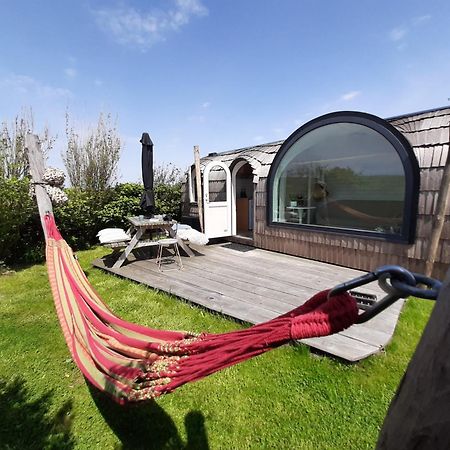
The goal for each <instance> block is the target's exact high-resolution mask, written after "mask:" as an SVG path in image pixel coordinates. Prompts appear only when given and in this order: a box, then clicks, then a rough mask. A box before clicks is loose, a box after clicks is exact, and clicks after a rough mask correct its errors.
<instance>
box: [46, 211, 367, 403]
mask: <svg viewBox="0 0 450 450" xmlns="http://www.w3.org/2000/svg"><path fill="white" fill-rule="evenodd" d="M45 228H46V231H47V247H46V258H47V268H48V275H49V280H50V285H51V289H52V293H53V297H54V301H55V306H56V312H57V315H58V319H59V321H60V324H61V327H62V330H63V333H64V337H65V340H66V343H67V345H68V347H69V350H70V352H71V354H72V357H73V359H74V361H75V362H76V364H77V366H78V367H79V368H80V370H81V372H82V373H83V375H84V376H85V377H86V378H87V380H88V381H89V382H90V383H91V384H92V385H94V386H95V387H96V388H98V389H100V390H101V391H103V392H106V393H107V394H109V395H110V396H111V397H112V398H113V399H114V400H115V401H117V402H118V403H120V404H124V403H127V402H135V401H139V400H147V399H152V398H155V397H158V396H160V395H162V394H166V393H169V392H171V391H173V390H174V389H176V388H177V387H179V386H181V385H183V384H185V383H187V382H190V381H195V380H199V379H200V378H203V377H205V376H207V375H210V374H212V373H214V372H216V371H218V370H220V369H223V368H225V367H229V366H231V365H234V364H237V363H239V362H241V361H244V360H246V359H249V358H251V357H253V356H256V355H260V354H261V353H264V352H266V351H268V350H270V349H272V348H276V347H279V346H280V345H283V344H285V343H287V342H289V341H291V340H296V339H304V338H310V337H319V336H326V335H329V334H332V333H336V332H339V331H342V330H343V329H345V328H347V327H349V326H350V325H352V324H354V323H355V322H356V320H357V317H358V308H357V305H356V301H355V299H354V298H353V297H351V296H350V295H349V294H348V293H343V294H339V295H336V296H332V297H330V298H329V299H327V293H328V291H323V292H320V293H318V294H317V295H315V296H314V297H312V298H311V299H310V300H308V301H307V302H306V303H305V304H304V305H302V306H300V307H298V308H295V309H294V310H292V311H290V312H289V313H287V314H283V315H281V316H279V317H277V318H275V319H272V320H270V321H268V322H265V323H261V324H258V325H255V326H252V327H250V328H248V329H245V330H239V331H234V332H230V333H223V334H206V333H203V334H193V333H188V332H181V331H162V330H154V329H151V328H147V327H144V326H140V325H135V324H132V323H129V322H126V321H124V320H122V319H120V318H119V317H117V316H116V315H114V314H113V313H112V311H111V310H110V309H109V308H108V306H107V305H106V304H105V303H104V302H103V301H102V300H101V299H100V297H99V295H98V294H97V293H96V292H95V291H94V289H93V288H92V286H91V285H90V283H89V281H88V279H87V278H86V276H85V274H84V273H83V271H82V269H81V267H80V265H79V264H78V261H77V260H76V258H75V257H74V254H73V252H72V250H71V248H70V247H69V245H68V244H67V243H66V242H65V241H64V240H63V239H62V237H61V235H60V233H59V231H58V229H57V227H56V224H55V221H54V218H53V215H52V214H50V213H48V214H47V215H46V216H45Z"/></svg>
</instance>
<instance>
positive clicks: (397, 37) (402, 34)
mask: <svg viewBox="0 0 450 450" xmlns="http://www.w3.org/2000/svg"><path fill="white" fill-rule="evenodd" d="M430 20H431V15H430V14H425V15H423V16H417V17H413V18H412V19H410V20H409V21H408V23H407V24H406V25H402V26H398V27H395V28H393V29H392V30H391V31H390V32H389V33H388V36H389V39H390V40H391V41H392V42H395V43H396V44H397V45H396V47H397V50H404V49H405V48H406V47H407V43H406V40H407V39H406V38H407V36H408V35H409V34H411V32H412V31H413V30H412V29H413V28H414V27H419V26H421V25H423V24H425V23H426V22H428V21H430Z"/></svg>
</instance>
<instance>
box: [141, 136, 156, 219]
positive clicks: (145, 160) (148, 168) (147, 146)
mask: <svg viewBox="0 0 450 450" xmlns="http://www.w3.org/2000/svg"><path fill="white" fill-rule="evenodd" d="M141 144H142V182H143V183H144V192H143V194H142V199H141V208H142V209H143V210H144V211H145V212H146V215H147V216H150V217H151V216H152V215H153V213H154V212H155V196H154V193H153V142H152V140H151V139H150V136H149V134H148V133H142V138H141Z"/></svg>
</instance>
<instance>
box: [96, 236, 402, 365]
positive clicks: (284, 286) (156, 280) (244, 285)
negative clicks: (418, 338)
mask: <svg viewBox="0 0 450 450" xmlns="http://www.w3.org/2000/svg"><path fill="white" fill-rule="evenodd" d="M191 248H192V249H194V251H195V253H196V256H195V257H191V258H188V257H183V258H182V259H183V265H184V268H183V270H176V269H175V270H172V269H170V270H168V269H167V268H166V270H165V271H164V272H160V271H159V270H158V268H157V266H156V264H155V260H154V256H153V258H152V259H149V258H151V255H150V254H149V252H150V251H151V250H150V249H145V250H144V249H140V250H137V251H136V252H135V254H134V255H132V256H130V258H129V259H130V261H128V262H126V263H125V264H124V265H123V266H122V267H121V268H119V269H114V268H113V267H112V266H113V264H114V262H115V259H116V258H117V256H115V255H112V254H109V255H107V256H105V257H103V258H99V259H97V260H95V261H94V262H93V265H94V266H95V267H98V268H101V269H104V270H106V271H108V272H111V273H113V274H116V275H119V276H121V277H124V278H128V279H131V280H134V281H137V282H139V283H143V284H146V285H148V286H150V287H153V288H156V289H159V290H162V291H165V292H169V293H171V294H174V295H176V296H178V297H181V298H183V299H186V300H188V301H190V302H193V303H195V304H198V305H201V306H204V307H206V308H208V309H209V310H212V311H217V312H219V313H222V314H225V315H227V316H231V317H233V318H236V319H239V320H241V321H245V322H249V323H259V322H262V321H265V320H269V319H272V318H273V317H275V316H277V315H279V314H281V313H285V312H287V311H289V310H291V309H292V308H294V307H295V306H299V305H301V304H303V303H304V302H305V301H306V300H308V299H309V298H310V297H311V296H312V295H313V294H315V293H317V292H318V291H320V290H323V289H327V288H331V287H333V286H335V285H336V284H339V283H341V282H343V281H347V280H350V279H352V278H354V277H357V276H359V275H361V274H362V272H360V271H357V270H353V269H347V268H345V267H339V266H334V265H330V264H326V263H321V262H317V261H312V260H307V259H302V258H297V257H294V256H289V255H284V254H279V253H273V252H269V251H266V250H261V249H256V248H253V247H249V246H245V245H241V244H235V243H229V242H228V243H221V244H214V245H208V246H206V247H191ZM105 252H106V249H105ZM173 266H175V265H173ZM358 291H360V292H365V293H368V294H373V295H376V296H377V298H381V297H382V296H384V293H383V291H382V290H381V289H380V288H379V287H378V285H377V284H376V283H372V284H370V285H366V286H364V287H363V288H360V289H358ZM402 304H403V301H399V302H396V303H395V304H394V305H392V306H391V307H389V308H388V309H387V310H385V311H384V312H383V313H381V314H379V315H378V316H377V317H375V318H374V319H372V320H371V321H369V322H367V323H365V324H361V325H354V326H352V327H351V328H350V329H348V330H345V331H343V332H342V333H339V334H336V335H333V336H327V337H323V338H314V339H305V340H303V341H302V342H303V343H305V344H307V345H309V346H311V347H313V348H315V349H318V350H320V351H323V352H326V353H329V354H331V355H334V356H336V357H339V358H343V359H345V360H347V361H358V360H361V359H363V358H366V357H368V356H369V355H372V354H375V353H378V352H380V351H382V350H383V349H384V347H385V346H386V345H387V344H388V343H389V341H390V340H391V338H392V335H393V332H394V329H395V325H396V323H397V320H398V316H399V313H400V310H401V307H402Z"/></svg>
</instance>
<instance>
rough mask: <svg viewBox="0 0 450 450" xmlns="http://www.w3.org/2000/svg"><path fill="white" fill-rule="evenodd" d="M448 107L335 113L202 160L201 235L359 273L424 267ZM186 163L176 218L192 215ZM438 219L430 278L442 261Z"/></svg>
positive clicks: (443, 238)
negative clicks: (385, 114)
mask: <svg viewBox="0 0 450 450" xmlns="http://www.w3.org/2000/svg"><path fill="white" fill-rule="evenodd" d="M449 123H450V108H439V109H434V110H429V111H424V112H418V113H413V114H407V115H402V116H398V117H393V118H389V119H381V118H379V117H376V116H374V115H371V114H367V113H362V112H354V111H341V112H335V113H331V114H326V115H324V116H321V117H318V118H316V119H313V120H311V121H309V122H308V123H306V124H304V125H302V126H301V127H300V128H299V129H297V130H296V131H294V132H293V133H292V134H291V135H290V136H289V137H288V138H287V139H286V140H284V141H278V142H272V143H268V144H263V145H257V146H253V147H247V148H241V149H236V150H231V151H225V152H221V153H210V154H209V155H208V156H206V157H204V158H201V160H200V163H201V177H202V180H201V186H202V193H201V197H202V204H203V218H204V228H205V233H206V234H207V235H208V237H210V238H228V239H230V240H232V241H236V242H242V243H247V244H249V245H252V246H255V247H258V248H262V249H266V250H271V251H276V252H282V253H286V254H290V255H295V256H300V257H304V258H310V259H314V260H318V261H323V262H328V263H332V264H338V265H343V266H346V267H351V268H355V269H361V270H367V271H369V270H372V269H374V268H376V267H378V266H381V265H385V264H400V265H403V266H405V267H407V268H408V269H410V270H412V271H415V272H423V271H424V267H425V260H426V258H427V255H428V243H429V238H430V235H431V232H432V227H433V218H434V215H435V214H436V207H437V199H438V196H439V194H440V192H441V190H442V186H441V181H442V177H443V173H444V168H445V166H446V165H447V164H448V162H447V159H448V151H449ZM195 186H196V180H195V170H194V167H191V169H190V170H189V171H188V173H187V179H186V183H185V185H184V189H183V205H182V208H183V209H182V214H183V216H184V217H183V220H186V221H190V222H191V223H192V222H193V221H195V220H198V203H197V192H196V189H195ZM449 244H450V220H449V217H448V216H446V217H445V222H444V227H443V230H442V232H441V235H440V245H439V248H438V252H437V254H436V257H435V264H434V270H433V275H434V276H436V277H443V276H444V274H445V272H446V269H447V267H448V264H449V262H450V245H449Z"/></svg>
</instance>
